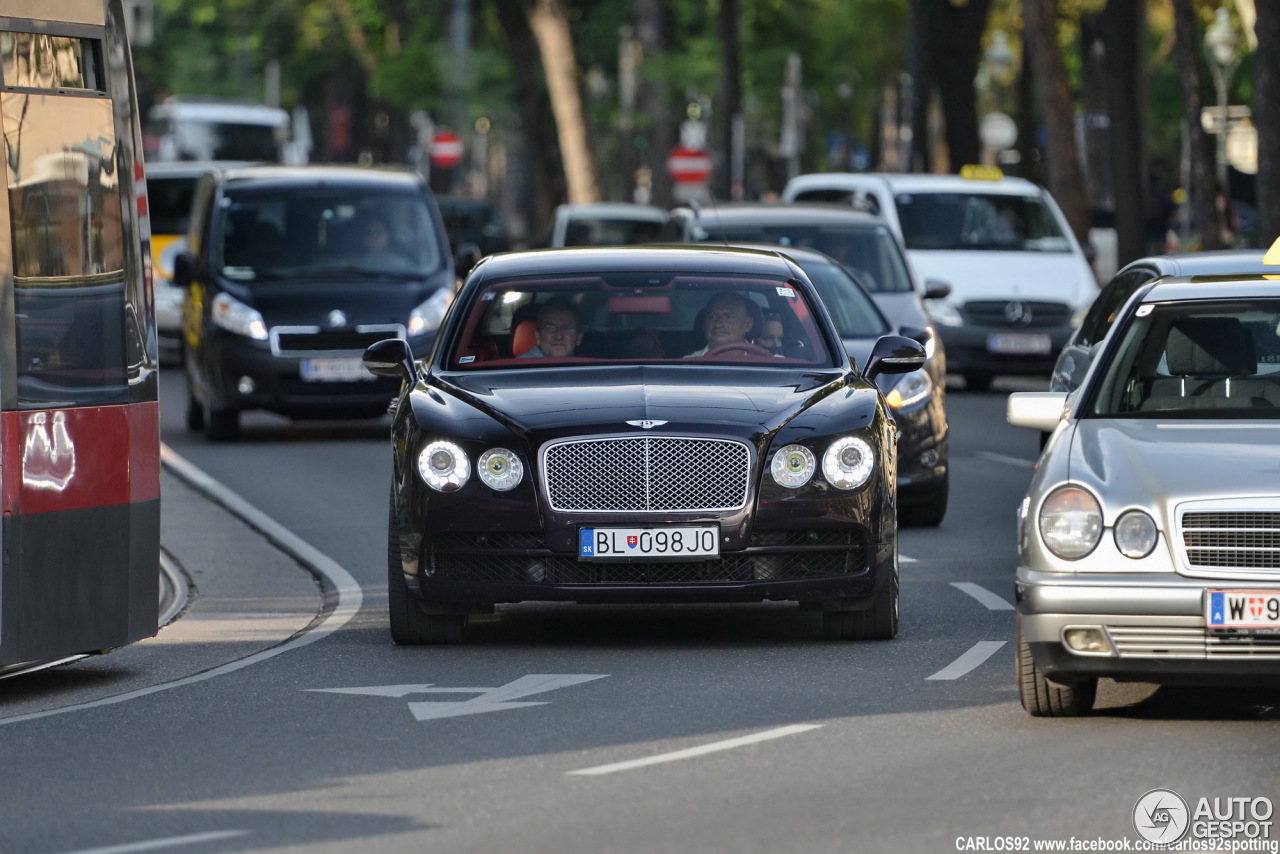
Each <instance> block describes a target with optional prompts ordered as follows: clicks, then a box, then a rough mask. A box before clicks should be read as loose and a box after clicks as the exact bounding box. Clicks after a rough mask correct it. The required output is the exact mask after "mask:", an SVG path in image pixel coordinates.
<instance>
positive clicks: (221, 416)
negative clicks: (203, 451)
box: [204, 407, 240, 442]
mask: <svg viewBox="0 0 1280 854" xmlns="http://www.w3.org/2000/svg"><path fill="white" fill-rule="evenodd" d="M206 415H207V419H206V424H205V430H204V432H205V435H206V436H208V437H209V441H210V442H234V441H235V440H236V439H239V438H240V413H239V412H238V411H237V410H235V409H213V408H212V407H210V408H209V409H208V411H207V413H206Z"/></svg>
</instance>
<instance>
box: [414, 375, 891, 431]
mask: <svg viewBox="0 0 1280 854" xmlns="http://www.w3.org/2000/svg"><path fill="white" fill-rule="evenodd" d="M437 383H438V387H439V388H440V389H441V390H442V391H446V392H447V393H448V394H450V395H451V396H453V397H455V398H457V399H459V400H460V401H462V402H463V403H466V404H469V405H470V406H473V407H475V408H476V409H479V410H481V411H483V412H484V413H486V414H487V415H489V416H490V417H492V418H494V419H495V420H497V421H500V422H502V423H503V424H505V425H506V426H507V427H508V428H509V429H511V430H512V431H513V432H515V433H516V434H518V435H520V436H522V437H524V438H525V439H526V440H527V441H529V442H530V444H531V445H538V444H541V443H542V442H544V441H548V440H552V439H555V438H558V437H560V436H565V435H577V436H590V435H609V434H616V433H626V432H634V431H635V430H637V429H641V430H643V429H652V430H653V431H654V432H655V434H656V433H662V434H665V435H672V434H678V433H686V434H696V435H707V434H711V435H730V436H735V437H738V438H741V439H744V440H748V441H752V440H757V439H759V438H760V436H761V435H762V434H764V435H768V434H772V433H774V432H776V431H777V430H778V429H779V428H780V427H781V426H782V425H784V424H786V423H787V422H788V421H789V420H790V419H791V418H792V417H794V416H795V415H796V414H798V413H799V412H801V411H803V410H806V409H809V408H813V406H814V403H815V400H814V399H815V397H817V398H822V397H830V396H832V395H836V394H840V395H843V394H844V392H845V385H844V382H843V377H842V374H840V373H839V372H831V371H821V372H805V373H801V372H796V373H790V372H779V371H777V370H772V369H765V370H761V369H757V370H742V371H737V370H732V369H730V370H725V371H716V372H715V374H714V375H713V376H708V372H706V371H703V370H690V369H680V368H663V367H653V366H643V365H638V366H628V367H625V368H609V369H593V370H582V369H572V368H565V369H540V370H529V371H502V372H483V373H481V372H476V373H475V374H466V375H459V374H450V375H448V376H447V377H439V378H436V380H435V381H434V382H433V383H432V384H433V385H436V384H437ZM848 393H849V394H852V395H861V396H863V397H864V398H865V403H864V404H863V408H862V410H860V411H859V413H858V417H854V418H850V419H849V423H848V424H847V425H841V426H842V427H844V428H845V429H857V428H858V427H860V426H864V425H865V424H866V423H869V422H870V420H871V419H872V418H873V417H874V413H875V407H876V392H875V391H874V389H872V388H870V387H862V388H857V389H849V390H848ZM842 411H843V412H844V415H845V416H848V415H849V413H848V411H847V410H842ZM864 411H865V416H863V412H864Z"/></svg>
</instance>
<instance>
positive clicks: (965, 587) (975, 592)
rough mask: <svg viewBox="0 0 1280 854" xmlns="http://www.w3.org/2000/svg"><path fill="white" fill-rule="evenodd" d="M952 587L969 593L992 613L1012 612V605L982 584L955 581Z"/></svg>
mask: <svg viewBox="0 0 1280 854" xmlns="http://www.w3.org/2000/svg"><path fill="white" fill-rule="evenodd" d="M951 586H952V587H954V588H955V589H957V590H959V591H961V592H964V593H968V594H969V595H970V596H972V597H973V598H974V599H977V600H978V601H979V602H981V603H982V604H983V605H986V606H987V608H988V609H989V610H992V611H1012V610H1013V606H1012V605H1010V604H1009V603H1008V602H1007V601H1005V600H1004V599H1003V598H1001V597H1000V596H997V595H996V594H995V593H992V592H991V591H990V590H988V589H987V588H985V587H983V586H982V585H981V584H974V583H973V582H972V581H953V582H951Z"/></svg>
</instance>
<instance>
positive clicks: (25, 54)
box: [0, 33, 102, 90]
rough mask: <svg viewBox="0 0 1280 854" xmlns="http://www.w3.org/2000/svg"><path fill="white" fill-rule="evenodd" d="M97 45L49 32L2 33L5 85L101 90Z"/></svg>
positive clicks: (0, 60)
mask: <svg viewBox="0 0 1280 854" xmlns="http://www.w3.org/2000/svg"><path fill="white" fill-rule="evenodd" d="M96 47H97V42H94V41H90V40H88V39H77V38H68V37H65V36H51V35H48V34H46V33H0V67H2V68H3V73H4V85H6V86H9V87H15V86H16V87H22V88H31V89H98V90H100V89H102V85H101V82H100V81H101V80H102V73H101V70H100V69H101V67H102V60H101V57H99V56H98V51H97V50H96Z"/></svg>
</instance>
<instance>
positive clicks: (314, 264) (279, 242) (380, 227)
mask: <svg viewBox="0 0 1280 854" xmlns="http://www.w3.org/2000/svg"><path fill="white" fill-rule="evenodd" d="M223 209H224V210H223V215H222V216H221V217H220V218H219V226H218V230H217V234H216V235H215V240H216V242H217V246H218V252H217V255H216V257H217V258H219V259H220V264H221V268H222V273H223V275H225V276H227V277H228V278H230V279H237V280H240V281H274V280H280V279H285V278H294V277H297V276H305V277H309V278H317V277H324V276H327V275H344V276H350V275H356V276H362V277H368V278H404V279H418V278H424V277H426V276H428V275H430V274H431V273H433V272H435V271H436V270H438V269H440V267H441V266H442V265H443V264H444V263H445V259H446V256H445V253H444V251H443V249H442V247H441V245H440V238H439V235H438V234H437V232H436V229H435V228H434V227H433V220H432V217H431V212H430V210H429V209H428V207H427V204H426V200H425V199H423V198H422V197H421V196H419V195H417V194H411V193H388V192H385V191H378V190H371V189H369V188H364V187H361V188H354V187H353V188H344V189H334V188H322V189H321V188H317V189H297V188H293V189H283V190H282V189H279V188H273V189H271V190H262V191H239V192H233V193H230V194H228V196H227V197H226V198H225V199H224V201H223Z"/></svg>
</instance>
